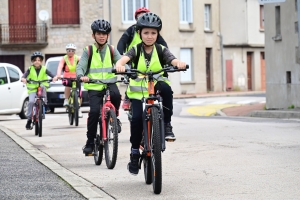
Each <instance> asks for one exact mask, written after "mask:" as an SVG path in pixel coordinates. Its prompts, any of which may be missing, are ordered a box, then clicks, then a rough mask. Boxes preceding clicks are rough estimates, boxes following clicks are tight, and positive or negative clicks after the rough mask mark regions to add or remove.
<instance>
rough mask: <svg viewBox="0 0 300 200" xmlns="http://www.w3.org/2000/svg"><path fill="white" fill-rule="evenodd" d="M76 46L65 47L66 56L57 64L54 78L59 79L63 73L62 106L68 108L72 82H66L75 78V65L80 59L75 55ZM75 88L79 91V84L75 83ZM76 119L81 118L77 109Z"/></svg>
mask: <svg viewBox="0 0 300 200" xmlns="http://www.w3.org/2000/svg"><path fill="white" fill-rule="evenodd" d="M76 49H77V48H76V46H75V45H74V44H72V43H70V44H67V46H66V51H67V54H66V55H65V56H64V57H63V58H62V59H61V60H60V62H59V64H58V68H57V73H56V76H57V77H59V78H60V77H61V72H62V71H63V72H64V79H66V80H64V81H63V85H64V86H65V93H64V95H65V100H64V106H68V105H69V102H68V99H69V97H70V93H71V87H72V81H71V80H68V79H71V78H76V65H77V64H78V62H79V60H80V57H79V56H77V55H76V54H75V52H76ZM76 87H77V88H79V91H80V89H81V85H80V83H77V86H76ZM81 102H82V100H81V101H80V103H81ZM78 117H79V118H82V117H83V115H82V112H81V110H80V108H79V110H78Z"/></svg>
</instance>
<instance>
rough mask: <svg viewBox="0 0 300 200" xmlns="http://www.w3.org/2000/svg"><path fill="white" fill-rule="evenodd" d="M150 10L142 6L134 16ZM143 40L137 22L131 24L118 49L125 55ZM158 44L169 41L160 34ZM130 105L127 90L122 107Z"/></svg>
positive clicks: (164, 43) (127, 108) (125, 108)
mask: <svg viewBox="0 0 300 200" xmlns="http://www.w3.org/2000/svg"><path fill="white" fill-rule="evenodd" d="M148 12H150V10H149V9H147V8H145V7H141V8H138V9H137V10H136V11H135V13H134V18H135V20H136V21H137V19H138V18H139V17H140V16H142V15H143V14H144V13H148ZM141 42H142V40H141V38H140V36H139V34H138V30H137V28H136V24H134V25H132V26H130V27H129V28H128V29H127V30H126V31H125V32H124V33H123V35H122V36H121V38H120V40H119V42H118V45H117V49H118V51H119V52H120V53H121V54H122V55H123V54H125V53H126V52H127V51H128V50H129V49H130V48H131V47H132V46H133V45H136V44H139V43H141ZM156 43H157V44H161V45H163V46H165V47H168V46H167V43H166V42H165V40H164V39H163V37H162V36H161V35H158V38H157V41H156ZM129 107H130V100H129V98H128V96H127V94H126V92H125V97H124V101H123V104H122V108H123V109H124V110H129Z"/></svg>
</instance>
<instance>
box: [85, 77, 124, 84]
mask: <svg viewBox="0 0 300 200" xmlns="http://www.w3.org/2000/svg"><path fill="white" fill-rule="evenodd" d="M123 81H124V79H123V78H121V80H117V81H115V82H111V83H105V82H103V81H101V80H99V79H91V78H90V80H89V81H88V82H85V83H96V84H113V83H117V82H123Z"/></svg>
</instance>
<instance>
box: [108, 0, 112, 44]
mask: <svg viewBox="0 0 300 200" xmlns="http://www.w3.org/2000/svg"><path fill="white" fill-rule="evenodd" d="M108 12H109V17H108V18H109V23H110V24H111V0H108ZM109 36H110V37H109V44H112V32H110V35H109Z"/></svg>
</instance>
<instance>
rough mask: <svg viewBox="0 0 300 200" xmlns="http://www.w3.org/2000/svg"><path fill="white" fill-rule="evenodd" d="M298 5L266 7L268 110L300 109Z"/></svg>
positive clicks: (279, 4)
mask: <svg viewBox="0 0 300 200" xmlns="http://www.w3.org/2000/svg"><path fill="white" fill-rule="evenodd" d="M298 2H299V0H293V1H292V0H286V1H285V2H283V3H270V4H265V19H266V24H265V27H266V29H265V30H266V48H265V49H266V74H267V77H266V82H267V90H266V97H267V103H266V107H267V108H268V109H287V108H288V107H300V92H299V91H300V52H299V50H298V47H299V26H298V19H299V16H300V15H299V12H298V11H299V9H297V5H298V4H297V3H298ZM298 8H299V5H298Z"/></svg>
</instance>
